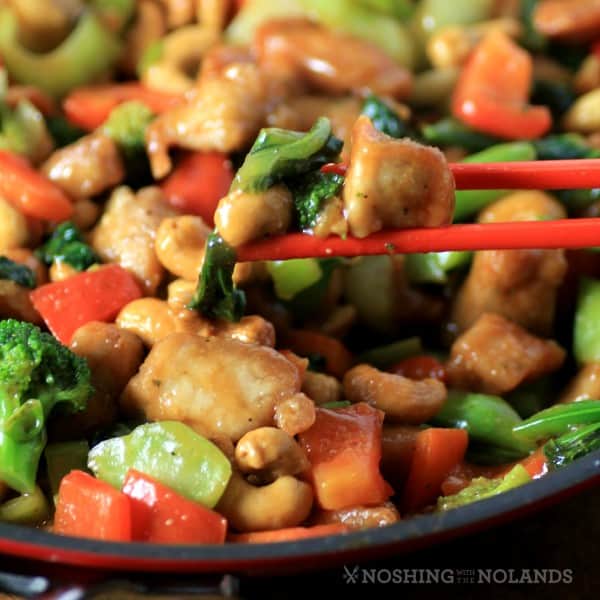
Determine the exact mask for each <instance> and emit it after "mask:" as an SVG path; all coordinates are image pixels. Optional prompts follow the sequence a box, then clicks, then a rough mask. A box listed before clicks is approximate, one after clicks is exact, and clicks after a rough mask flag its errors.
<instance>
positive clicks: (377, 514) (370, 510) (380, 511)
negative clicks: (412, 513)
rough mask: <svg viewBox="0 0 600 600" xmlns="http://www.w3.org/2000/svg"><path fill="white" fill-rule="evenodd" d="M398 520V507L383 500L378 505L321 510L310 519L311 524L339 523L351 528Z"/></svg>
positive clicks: (384, 525)
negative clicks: (382, 502)
mask: <svg viewBox="0 0 600 600" xmlns="http://www.w3.org/2000/svg"><path fill="white" fill-rule="evenodd" d="M399 520H400V513H399V512H398V509H397V508H396V507H395V506H394V505H393V504H392V503H391V502H385V503H384V504H382V505H380V506H352V507H350V508H341V509H338V510H321V511H319V512H318V513H317V514H316V515H315V517H314V519H313V520H312V521H311V524H312V525H330V524H332V523H340V524H342V525H346V527H348V528H350V529H353V530H362V529H371V528H373V527H386V526H387V525H393V524H394V523H397V522H398V521H399Z"/></svg>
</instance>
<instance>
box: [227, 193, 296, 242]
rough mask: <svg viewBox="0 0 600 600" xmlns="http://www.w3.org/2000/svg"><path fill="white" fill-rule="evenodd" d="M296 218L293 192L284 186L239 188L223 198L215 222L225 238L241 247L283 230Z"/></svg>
mask: <svg viewBox="0 0 600 600" xmlns="http://www.w3.org/2000/svg"><path fill="white" fill-rule="evenodd" d="M291 220H292V194H291V192H290V191H289V190H288V189H287V187H285V186H284V185H275V186H273V187H271V188H269V189H268V190H267V191H265V192H259V193H256V194H254V193H249V192H242V191H239V190H238V191H235V192H232V193H230V194H228V195H227V196H225V197H224V198H222V199H221V200H220V201H219V205H218V206H217V210H216V211H215V225H216V226H217V229H218V230H219V232H220V234H221V235H222V236H223V239H224V240H225V241H226V242H227V243H228V244H231V245H232V246H241V245H242V244H245V243H247V242H251V241H252V240H255V239H258V238H260V237H262V236H263V235H268V234H277V233H283V232H285V231H286V230H287V228H288V227H289V225H290V222H291Z"/></svg>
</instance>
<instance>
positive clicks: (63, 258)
mask: <svg viewBox="0 0 600 600" xmlns="http://www.w3.org/2000/svg"><path fill="white" fill-rule="evenodd" d="M35 253H36V256H37V257H38V258H39V259H40V260H42V261H43V262H45V263H46V264H47V265H51V264H52V263H53V262H65V263H67V264H69V265H71V266H72V267H73V268H74V269H77V270H78V271H85V270H86V269H87V268H88V267H91V266H92V265H93V264H94V263H98V262H100V258H99V257H98V255H97V254H96V253H95V252H94V251H93V250H92V249H91V248H90V247H89V246H88V245H87V244H86V243H85V240H84V239H83V236H82V235H81V232H80V231H79V229H77V227H76V226H75V225H74V224H73V223H72V222H71V221H65V222H64V223H61V224H60V225H59V226H58V227H57V228H56V229H55V230H54V232H53V233H52V236H51V237H50V239H49V240H48V241H47V242H46V243H45V244H44V245H43V246H41V247H40V248H38V249H37V250H36V252H35Z"/></svg>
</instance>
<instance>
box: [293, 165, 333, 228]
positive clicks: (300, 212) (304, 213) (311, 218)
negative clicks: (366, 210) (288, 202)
mask: <svg viewBox="0 0 600 600" xmlns="http://www.w3.org/2000/svg"><path fill="white" fill-rule="evenodd" d="M288 185H289V187H290V189H291V191H292V194H293V196H294V211H295V213H296V222H297V223H298V226H299V228H300V229H310V228H311V227H314V226H315V224H316V222H317V217H318V216H319V212H320V211H321V209H322V208H323V204H324V203H325V202H326V201H327V200H329V198H332V197H333V196H335V195H336V194H339V192H340V190H341V189H342V186H343V185H344V177H343V176H342V175H338V174H337V173H321V172H320V171H315V172H313V173H310V174H309V175H307V176H306V177H303V178H301V179H297V180H295V181H294V182H291V181H290V182H288Z"/></svg>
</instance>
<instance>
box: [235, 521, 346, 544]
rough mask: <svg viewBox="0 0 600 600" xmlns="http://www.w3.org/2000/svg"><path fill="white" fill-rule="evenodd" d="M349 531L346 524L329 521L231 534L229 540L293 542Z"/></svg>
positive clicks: (265, 542) (251, 542) (267, 542)
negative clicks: (327, 523)
mask: <svg viewBox="0 0 600 600" xmlns="http://www.w3.org/2000/svg"><path fill="white" fill-rule="evenodd" d="M347 531H349V528H348V527H347V526H346V525H342V524H341V523H331V524H330V525H314V526H313V527H289V528H286V529H275V530H274V531H253V532H250V533H237V534H231V535H230V536H229V538H228V540H229V541H230V542H234V543H238V544H239V543H245V544H271V543H275V542H295V541H297V540H305V539H307V538H315V537H323V536H328V535H337V534H338V533H345V532H347Z"/></svg>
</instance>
